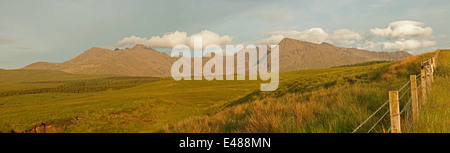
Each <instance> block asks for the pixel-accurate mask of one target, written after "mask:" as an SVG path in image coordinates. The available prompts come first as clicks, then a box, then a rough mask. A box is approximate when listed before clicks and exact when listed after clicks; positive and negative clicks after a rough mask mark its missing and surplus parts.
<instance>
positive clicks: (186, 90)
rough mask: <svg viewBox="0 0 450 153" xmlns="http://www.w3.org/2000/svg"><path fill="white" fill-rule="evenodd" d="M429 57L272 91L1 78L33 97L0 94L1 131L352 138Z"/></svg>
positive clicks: (288, 81) (251, 84)
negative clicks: (343, 134)
mask: <svg viewBox="0 0 450 153" xmlns="http://www.w3.org/2000/svg"><path fill="white" fill-rule="evenodd" d="M432 55H433V53H428V54H424V55H420V56H414V57H410V58H407V59H405V60H402V61H399V62H382V63H380V62H373V63H372V64H361V65H360V66H358V65H352V66H345V67H336V68H329V69H314V70H303V71H294V72H286V73H281V74H280V86H279V88H278V90H277V91H275V92H260V91H259V87H260V84H261V83H262V81H206V80H202V81H174V80H172V78H159V79H156V78H139V77H138V78H136V77H115V78H111V77H112V76H96V75H76V76H75V75H73V76H72V75H69V76H66V74H64V75H63V74H59V73H61V72H56V71H52V72H51V73H55V75H50V72H48V73H47V72H46V73H43V72H41V73H39V72H34V70H33V73H35V74H30V75H29V76H30V77H13V76H14V75H12V74H2V77H1V78H2V84H0V89H1V90H0V94H1V93H5V92H11V91H30V90H31V91H33V92H23V93H22V94H14V95H6V96H3V97H2V96H0V109H1V110H2V111H0V131H1V132H12V131H14V132H34V131H36V132H43V130H44V125H45V132H350V131H351V130H353V128H354V127H355V126H357V125H358V124H359V123H360V122H361V121H362V120H364V119H365V118H367V117H368V115H370V114H371V113H372V112H373V111H374V109H376V108H378V106H379V105H380V104H382V103H383V102H384V101H385V100H386V99H387V91H389V90H393V89H398V88H399V87H400V86H401V85H402V84H403V83H404V82H406V81H407V80H408V78H409V75H410V74H417V73H418V70H419V67H420V61H423V60H424V59H425V58H427V57H431V56H432ZM30 72H31V70H30V71H28V70H27V71H22V73H30ZM2 73H3V72H2ZM14 73H16V72H14ZM20 73H21V72H17V74H16V76H20ZM47 74H49V75H48V76H39V75H47ZM35 75H37V76H39V77H34V76H35ZM3 76H8V77H3ZM61 80H62V81H61ZM43 81H44V82H43ZM3 82H8V86H6V87H5V86H3V85H4V83H3ZM23 82H33V85H29V86H28V85H23ZM49 82H50V83H49ZM49 84H50V85H49ZM63 89H71V90H63ZM363 128H370V127H363ZM376 130H377V131H382V127H380V128H378V129H376Z"/></svg>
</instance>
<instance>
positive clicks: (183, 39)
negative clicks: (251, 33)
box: [116, 30, 233, 48]
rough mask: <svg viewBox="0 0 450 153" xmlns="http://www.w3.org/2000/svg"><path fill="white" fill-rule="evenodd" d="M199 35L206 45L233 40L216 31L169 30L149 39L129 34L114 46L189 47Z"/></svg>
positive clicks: (223, 43) (221, 43) (191, 46)
mask: <svg viewBox="0 0 450 153" xmlns="http://www.w3.org/2000/svg"><path fill="white" fill-rule="evenodd" d="M196 37H200V38H202V40H203V46H202V47H205V46H207V45H219V46H220V45H225V44H230V43H231V42H232V40H233V37H231V36H228V35H224V36H220V35H219V34H217V33H214V32H212V31H209V30H203V31H201V32H200V33H196V34H192V35H191V36H188V35H187V33H186V32H180V31H175V32H170V33H167V34H164V35H163V36H161V37H160V36H154V37H151V38H150V39H147V38H145V37H144V38H142V37H137V36H134V35H133V36H130V37H125V38H123V39H122V40H120V41H119V42H117V44H116V47H125V46H130V45H136V44H142V45H145V46H147V47H155V48H172V47H174V46H176V45H187V46H189V47H190V48H193V46H194V38H196Z"/></svg>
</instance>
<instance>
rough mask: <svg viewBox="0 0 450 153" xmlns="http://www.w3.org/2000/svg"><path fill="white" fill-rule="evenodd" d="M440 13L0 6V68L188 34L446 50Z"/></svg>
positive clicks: (412, 6) (379, 6)
mask: <svg viewBox="0 0 450 153" xmlns="http://www.w3.org/2000/svg"><path fill="white" fill-rule="evenodd" d="M448 8H450V1H447V0H417V1H414V0H404V1H393V0H367V1H363V0H358V1H356V0H342V1H336V0H317V1H294V0H289V1H288V0H285V1H284V0H277V1H272V0H267V1H265V0H250V1H243V0H228V1H224V0H223V1H219V0H194V1H187V0H185V1H184V0H177V1H171V0H165V1H161V0H158V1H156V0H155V1H153V0H97V1H88V0H76V1H75V0H74V1H64V0H58V1H57V0H39V1H35V0H2V1H0V21H1V22H0V68H4V69H14V68H21V67H23V66H26V65H28V64H31V63H33V62H38V61H48V62H64V61H66V60H69V59H71V58H73V57H75V56H77V55H78V54H80V53H82V52H83V51H85V50H87V49H89V48H91V47H105V48H115V47H119V48H124V47H130V46H132V45H134V44H136V43H142V44H146V45H147V46H149V47H154V48H157V49H159V50H168V48H170V47H171V46H172V45H173V44H174V43H188V42H187V41H186V40H189V39H190V38H191V35H196V36H202V37H204V38H206V37H207V38H210V40H211V42H210V43H211V44H214V43H217V44H219V45H224V44H241V43H245V44H248V43H255V44H273V43H276V42H277V41H279V40H280V39H281V38H283V37H293V38H296V39H300V40H304V41H311V42H316V43H320V42H322V41H325V42H330V43H333V44H335V45H338V46H344V47H356V48H362V49H369V50H375V51H382V50H386V51H395V50H406V51H409V52H411V53H413V54H419V53H423V52H427V51H432V50H434V49H436V48H449V47H450V46H449V44H450V28H448V27H449V24H450V20H448V17H449V16H450V11H449V9H448ZM174 40H176V41H174Z"/></svg>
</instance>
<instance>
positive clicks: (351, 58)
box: [278, 38, 412, 72]
mask: <svg viewBox="0 0 450 153" xmlns="http://www.w3.org/2000/svg"><path fill="white" fill-rule="evenodd" d="M278 46H279V48H280V71H282V72H287V71H295V70H305V69H319V68H330V67H334V66H340V65H348V64H355V63H362V62H368V61H380V60H384V61H397V60H401V59H403V58H406V57H410V56H412V55H411V54H409V53H408V52H405V51H397V52H374V51H367V50H360V49H356V48H344V47H337V46H334V45H331V44H329V43H322V44H315V43H310V42H304V41H300V40H295V39H290V38H285V39H283V40H282V41H281V42H280V43H279V45H278Z"/></svg>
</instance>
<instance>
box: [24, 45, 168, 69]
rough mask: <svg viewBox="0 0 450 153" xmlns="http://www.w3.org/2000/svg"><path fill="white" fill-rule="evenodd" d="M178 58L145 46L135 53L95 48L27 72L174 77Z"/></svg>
mask: <svg viewBox="0 0 450 153" xmlns="http://www.w3.org/2000/svg"><path fill="white" fill-rule="evenodd" d="M174 61H175V58H172V57H170V56H169V55H167V54H166V53H161V52H159V51H156V50H154V49H152V48H147V47H145V46H143V45H136V46H135V47H133V48H131V49H124V50H117V51H113V50H109V49H102V48H95V47H94V48H91V49H89V50H87V51H85V52H84V53H82V54H80V55H78V56H77V57H75V58H73V59H71V60H69V61H66V62H64V63H47V62H38V63H33V64H30V65H28V66H26V67H24V68H23V69H51V70H62V71H64V72H68V73H80V74H118V75H130V76H155V77H165V76H170V70H171V67H172V63H173V62H174Z"/></svg>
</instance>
